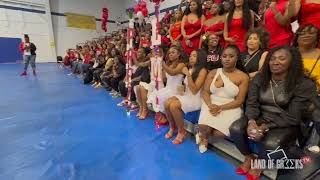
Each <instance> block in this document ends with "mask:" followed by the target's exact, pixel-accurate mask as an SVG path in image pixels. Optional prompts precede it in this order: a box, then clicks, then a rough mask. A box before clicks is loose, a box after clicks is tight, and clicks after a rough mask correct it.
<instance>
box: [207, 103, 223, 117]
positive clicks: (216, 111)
mask: <svg viewBox="0 0 320 180" xmlns="http://www.w3.org/2000/svg"><path fill="white" fill-rule="evenodd" d="M208 107H209V111H210V113H211V115H212V116H217V115H219V114H220V113H221V112H222V109H221V107H220V106H218V105H216V104H210V105H209V106H208Z"/></svg>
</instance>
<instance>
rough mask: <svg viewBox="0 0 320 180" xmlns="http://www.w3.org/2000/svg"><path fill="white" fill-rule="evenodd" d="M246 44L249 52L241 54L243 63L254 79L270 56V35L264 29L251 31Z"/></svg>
mask: <svg viewBox="0 0 320 180" xmlns="http://www.w3.org/2000/svg"><path fill="white" fill-rule="evenodd" d="M245 42H246V43H245V44H246V49H247V50H246V51H244V52H243V53H241V61H242V63H243V65H244V68H245V69H246V72H247V73H249V76H250V79H252V78H253V77H254V76H255V75H256V74H257V73H258V72H259V71H260V70H261V68H262V66H263V63H264V60H265V59H266V56H267V54H268V52H267V51H266V48H267V46H268V42H269V34H268V32H267V31H265V30H263V29H253V30H249V31H248V33H247V35H246V38H245Z"/></svg>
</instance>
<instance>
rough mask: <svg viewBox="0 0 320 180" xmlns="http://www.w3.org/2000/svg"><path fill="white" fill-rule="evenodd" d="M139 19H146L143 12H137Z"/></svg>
mask: <svg viewBox="0 0 320 180" xmlns="http://www.w3.org/2000/svg"><path fill="white" fill-rule="evenodd" d="M137 18H138V19H143V18H144V16H143V14H142V12H141V11H139V12H137Z"/></svg>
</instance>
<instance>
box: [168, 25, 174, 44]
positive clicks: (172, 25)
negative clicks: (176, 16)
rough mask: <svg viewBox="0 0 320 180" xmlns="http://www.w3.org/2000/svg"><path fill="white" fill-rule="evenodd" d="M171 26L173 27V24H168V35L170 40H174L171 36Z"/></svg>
mask: <svg viewBox="0 0 320 180" xmlns="http://www.w3.org/2000/svg"><path fill="white" fill-rule="evenodd" d="M172 28H173V24H170V28H169V37H170V41H171V42H173V41H175V40H174V39H173V38H172V36H171V31H172Z"/></svg>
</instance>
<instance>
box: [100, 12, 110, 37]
mask: <svg viewBox="0 0 320 180" xmlns="http://www.w3.org/2000/svg"><path fill="white" fill-rule="evenodd" d="M108 18H109V10H108V8H102V19H101V29H102V30H103V31H104V32H107V22H108Z"/></svg>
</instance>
